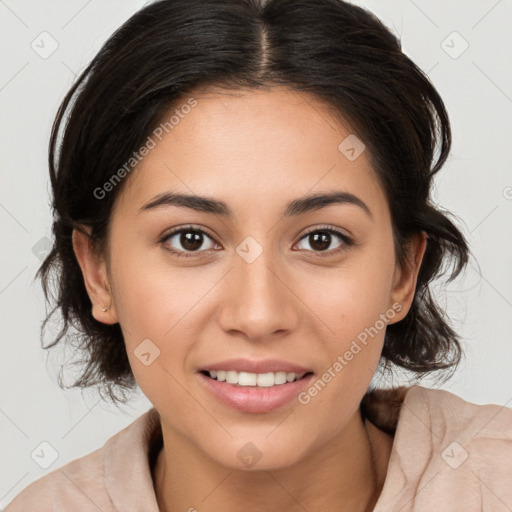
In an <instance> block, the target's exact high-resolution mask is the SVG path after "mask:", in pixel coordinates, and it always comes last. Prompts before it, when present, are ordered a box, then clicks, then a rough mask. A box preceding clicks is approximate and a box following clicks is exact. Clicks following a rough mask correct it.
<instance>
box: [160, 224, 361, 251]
mask: <svg viewBox="0 0 512 512" xmlns="http://www.w3.org/2000/svg"><path fill="white" fill-rule="evenodd" d="M190 231H193V232H195V233H202V234H203V235H206V236H208V237H209V238H211V239H212V240H213V237H212V236H211V235H210V234H209V233H207V232H206V231H204V230H203V229H200V228H195V227H193V226H185V227H182V228H177V229H175V230H173V231H171V232H170V233H168V234H167V235H165V236H164V237H163V238H161V239H160V240H159V243H161V244H165V243H166V242H167V241H168V240H169V239H170V238H172V237H173V236H174V235H176V234H177V233H182V232H190ZM316 232H322V233H330V234H334V235H337V236H338V237H339V238H341V240H342V241H343V244H342V245H341V246H340V247H338V248H336V249H331V250H330V251H307V252H314V253H316V255H317V256H320V257H321V258H323V257H329V256H334V255H335V254H338V253H339V252H341V251H344V250H347V249H348V248H349V247H351V246H353V245H354V241H353V240H352V238H350V237H348V236H347V235H345V233H342V232H341V231H339V230H338V229H335V228H332V227H329V226H318V227H315V228H312V229H311V230H309V231H307V232H306V233H304V235H302V237H301V238H300V239H299V242H300V241H301V240H303V239H304V238H306V237H307V236H309V235H311V234H312V233H316ZM165 250H166V251H169V252H170V253H172V254H173V255H175V256H176V257H178V258H192V257H194V256H195V255H194V252H192V254H188V253H187V252H186V251H177V250H176V249H170V248H169V247H167V246H166V247H165ZM195 252H203V251H195Z"/></svg>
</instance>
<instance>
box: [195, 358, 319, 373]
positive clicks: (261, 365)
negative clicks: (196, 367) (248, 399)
mask: <svg viewBox="0 0 512 512" xmlns="http://www.w3.org/2000/svg"><path fill="white" fill-rule="evenodd" d="M201 370H202V371H213V370H221V371H222V370H223V371H229V370H234V371H236V372H248V373H270V372H287V373H308V372H311V371H312V370H310V369H308V368H305V367H303V366H300V365H298V364H295V363H290V362H288V361H281V360H279V359H262V360H260V361H255V360H251V359H242V358H239V359H228V360H225V361H219V362H218V363H212V364H209V365H207V366H204V367H203V368H201Z"/></svg>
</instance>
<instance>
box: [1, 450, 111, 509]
mask: <svg viewBox="0 0 512 512" xmlns="http://www.w3.org/2000/svg"><path fill="white" fill-rule="evenodd" d="M104 450H105V447H102V448H100V449H98V450H96V451H94V452H92V453H89V454H88V455H86V456H84V457H81V458H79V459H76V460H73V461H72V462H69V463H68V464H66V465H64V466H62V467H60V468H58V469H56V470H54V471H52V472H51V473H48V474H47V475H45V476H43V477H41V478H39V479H38V480H36V481H35V482H32V483H31V484H30V485H28V486H27V487H25V489H23V490H22V491H21V492H20V493H19V494H18V495H17V496H16V497H15V498H14V500H13V501H11V503H10V504H9V505H8V506H7V508H6V509H5V512H21V511H26V510H38V511H39V512H53V511H57V510H69V509H70V508H71V509H73V510H76V511H77V512H78V511H80V512H85V511H89V510H91V511H92V510H96V511H97V510H98V509H100V510H102V511H103V512H110V511H112V510H113V509H112V504H111V502H110V499H109V496H108V494H107V493H106V492H105V488H104V486H103V458H104Z"/></svg>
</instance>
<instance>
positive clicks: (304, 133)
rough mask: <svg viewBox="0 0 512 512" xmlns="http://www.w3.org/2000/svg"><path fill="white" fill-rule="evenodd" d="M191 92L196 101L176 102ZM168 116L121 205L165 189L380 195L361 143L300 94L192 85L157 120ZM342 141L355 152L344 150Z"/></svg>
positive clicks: (270, 199) (372, 198)
mask: <svg viewBox="0 0 512 512" xmlns="http://www.w3.org/2000/svg"><path fill="white" fill-rule="evenodd" d="M191 98H193V100H195V106H193V107H192V108H188V107H187V108H181V107H182V106H183V105H189V104H191V103H190V101H189V100H190V99H191ZM192 104H193V103H192ZM173 114H174V115H173ZM171 116H173V123H172V126H171V124H168V125H167V129H166V130H164V131H163V134H162V135H161V140H158V138H155V137H153V138H154V140H155V145H154V147H153V149H151V151H150V152H149V154H147V156H145V157H144V158H143V159H142V161H141V162H140V163H139V164H138V165H137V167H136V168H135V169H134V170H133V171H132V173H131V175H130V176H129V179H128V181H129V183H127V184H126V185H127V186H126V188H125V189H124V191H123V194H122V196H123V197H122V198H121V199H120V202H121V203H126V205H127V206H129V207H132V208H135V207H140V206H142V204H144V203H145V202H147V200H148V199H150V198H151V197H153V196H156V195H157V194H161V193H162V192H164V191H170V190H172V191H181V192H185V193H189V194H191V193H194V194H198V195H208V196H214V197H218V198H224V199H225V201H226V202H228V203H231V204H233V202H237V201H238V202H240V204H244V202H245V203H246V200H247V199H250V200H251V202H252V204H255V203H256V202H258V201H262V204H263V203H264V204H265V206H266V207H267V208H268V207H269V206H270V205H271V204H273V203H276V202H278V203H284V202H288V201H285V200H286V197H285V196H289V198H297V197H300V196H302V195H305V194H308V193H313V192H318V191H326V190H329V189H334V188H335V189H337V190H339V189H340V188H345V189H347V191H348V192H355V191H356V190H357V192H358V195H364V196H365V197H366V200H365V202H373V203H375V202H379V201H381V202H382V201H383V200H384V197H383V194H382V190H381V187H380V185H379V182H378V180H377V176H376V174H375V172H374V170H373V169H372V166H371V163H370V158H369V155H368V153H367V151H366V150H365V149H363V148H364V146H363V143H362V141H360V140H359V138H356V135H355V134H353V133H352V132H351V129H350V127H349V126H348V124H347V123H344V122H343V119H342V118H341V117H340V116H339V115H338V114H337V113H336V112H335V111H334V109H333V108H332V107H329V106H328V105H326V104H325V103H324V102H322V101H320V100H318V99H317V98H316V97H314V96H311V95H309V94H307V93H304V92H299V91H295V90H292V89H288V88H284V87H279V88H274V89H271V90H247V91H236V92H232V91H221V90H210V91H206V92H205V91H199V92H198V93H197V94H193V93H192V94H190V95H189V96H183V98H182V102H181V103H180V102H179V101H178V102H176V103H175V105H174V106H173V108H172V109H171V110H170V111H169V113H168V115H166V116H164V118H163V119H164V123H165V121H168V120H169V119H170V118H171ZM160 126H163V125H160ZM161 131H162V130H161ZM347 141H348V142H347ZM358 144H359V145H358ZM349 146H353V147H355V150H356V151H357V153H360V154H359V156H357V154H356V156H357V158H355V159H354V158H353V156H354V152H352V153H348V154H347V153H346V149H347V148H349V149H351V148H350V147H349ZM347 156H349V157H350V158H348V157H347ZM263 198H264V201H263ZM379 207H382V205H380V206H379V205H377V209H378V208H379Z"/></svg>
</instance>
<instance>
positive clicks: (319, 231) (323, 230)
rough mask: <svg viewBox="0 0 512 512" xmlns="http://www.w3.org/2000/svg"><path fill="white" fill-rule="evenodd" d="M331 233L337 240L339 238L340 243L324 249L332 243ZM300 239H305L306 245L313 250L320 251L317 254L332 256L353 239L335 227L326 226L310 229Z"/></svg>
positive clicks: (343, 248)
mask: <svg viewBox="0 0 512 512" xmlns="http://www.w3.org/2000/svg"><path fill="white" fill-rule="evenodd" d="M333 235H334V236H335V237H336V238H338V240H341V242H342V243H341V244H339V245H338V247H336V248H334V249H331V250H326V249H328V248H329V247H330V245H331V243H332V240H333ZM301 240H307V242H308V245H309V247H310V248H311V249H312V250H313V252H316V253H320V254H318V256H332V255H333V254H338V253H339V252H341V251H343V250H346V249H347V248H348V247H350V246H351V245H353V240H352V239H351V238H350V237H348V236H347V235H345V234H344V233H342V232H341V231H339V230H337V229H335V228H331V227H327V226H326V227H323V226H321V227H316V228H314V229H311V230H310V231H308V232H307V233H306V234H305V235H304V236H303V237H302V238H301ZM323 253H326V254H323Z"/></svg>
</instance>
